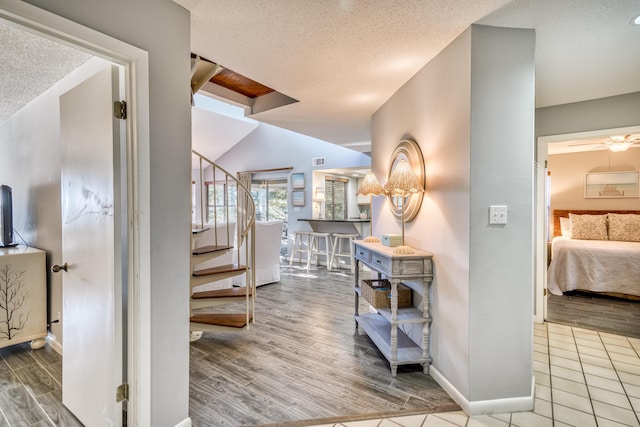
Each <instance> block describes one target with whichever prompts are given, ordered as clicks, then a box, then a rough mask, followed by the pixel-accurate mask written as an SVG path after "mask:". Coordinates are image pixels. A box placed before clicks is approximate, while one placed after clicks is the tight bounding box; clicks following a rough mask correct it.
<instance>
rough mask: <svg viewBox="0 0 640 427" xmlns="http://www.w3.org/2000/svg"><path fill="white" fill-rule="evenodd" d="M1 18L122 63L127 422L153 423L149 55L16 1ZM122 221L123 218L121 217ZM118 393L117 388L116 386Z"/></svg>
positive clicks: (3, 4) (2, 1)
mask: <svg viewBox="0 0 640 427" xmlns="http://www.w3.org/2000/svg"><path fill="white" fill-rule="evenodd" d="M0 18H2V19H3V20H5V21H7V22H9V23H13V24H15V25H17V26H19V27H20V28H21V29H24V30H26V31H30V32H33V33H35V34H37V35H40V36H42V37H45V38H48V39H51V40H55V41H57V42H60V43H63V44H67V45H69V46H72V47H75V48H79V49H81V50H83V51H86V52H87V53H89V54H92V55H94V56H98V57H101V58H103V59H105V60H108V61H110V62H112V63H115V64H118V65H121V66H123V67H124V75H125V84H124V87H125V99H126V100H127V104H128V105H129V108H128V110H129V111H128V118H127V123H126V138H127V143H126V151H127V153H126V158H127V177H128V179H127V184H126V187H127V189H126V191H127V218H126V220H127V224H128V225H127V228H128V241H127V246H128V264H129V265H128V280H127V286H128V288H127V293H128V307H127V317H128V322H127V331H126V332H127V344H126V345H127V348H128V352H127V355H126V361H125V362H124V363H126V370H127V373H128V383H129V399H128V402H127V422H128V424H129V425H131V426H144V425H150V424H151V369H150V367H151V344H150V331H151V315H150V313H151V298H150V289H151V286H150V283H151V280H150V278H151V269H150V258H149V254H150V241H151V239H150V221H149V217H148V215H141V214H140V213H141V212H143V213H144V212H149V211H150V192H149V187H150V155H149V149H150V144H149V59H148V53H147V52H146V51H144V50H142V49H139V48H137V47H135V46H132V45H129V44H127V43H124V42H122V41H120V40H118V39H115V38H113V37H110V36H108V35H105V34H103V33H100V32H98V31H95V30H92V29H90V28H87V27H85V26H82V25H80V24H77V23H75V22H73V21H70V20H68V19H66V18H63V17H60V16H58V15H55V14H53V13H50V12H48V11H45V10H42V9H40V8H37V7H35V6H33V5H30V4H28V3H24V2H22V1H18V0H0ZM123 220H124V218H123ZM114 397H115V390H114Z"/></svg>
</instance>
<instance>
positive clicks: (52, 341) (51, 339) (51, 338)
mask: <svg viewBox="0 0 640 427" xmlns="http://www.w3.org/2000/svg"><path fill="white" fill-rule="evenodd" d="M45 340H46V341H47V343H48V344H49V345H50V346H51V348H52V349H54V350H55V352H56V353H58V354H59V355H60V356H62V345H61V344H60V341H58V340H57V339H56V336H55V335H53V334H52V333H49V335H47V336H46V337H45Z"/></svg>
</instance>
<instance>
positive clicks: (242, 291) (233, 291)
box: [191, 286, 251, 299]
mask: <svg viewBox="0 0 640 427" xmlns="http://www.w3.org/2000/svg"><path fill="white" fill-rule="evenodd" d="M247 289H249V296H251V289H250V288H247V287H246V286H242V287H237V288H225V289H216V290H213V291H202V292H194V293H193V294H192V295H191V298H192V299H204V298H228V297H244V296H246V295H247Z"/></svg>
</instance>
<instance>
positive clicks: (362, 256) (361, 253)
mask: <svg viewBox="0 0 640 427" xmlns="http://www.w3.org/2000/svg"><path fill="white" fill-rule="evenodd" d="M353 255H354V256H355V257H356V258H357V259H359V260H360V261H363V262H369V261H371V252H369V250H368V249H364V248H363V247H361V246H356V247H355V252H354V254H353Z"/></svg>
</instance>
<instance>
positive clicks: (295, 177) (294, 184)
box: [291, 173, 304, 190]
mask: <svg viewBox="0 0 640 427" xmlns="http://www.w3.org/2000/svg"><path fill="white" fill-rule="evenodd" d="M291 188H293V189H296V190H302V189H304V173H292V174H291Z"/></svg>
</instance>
